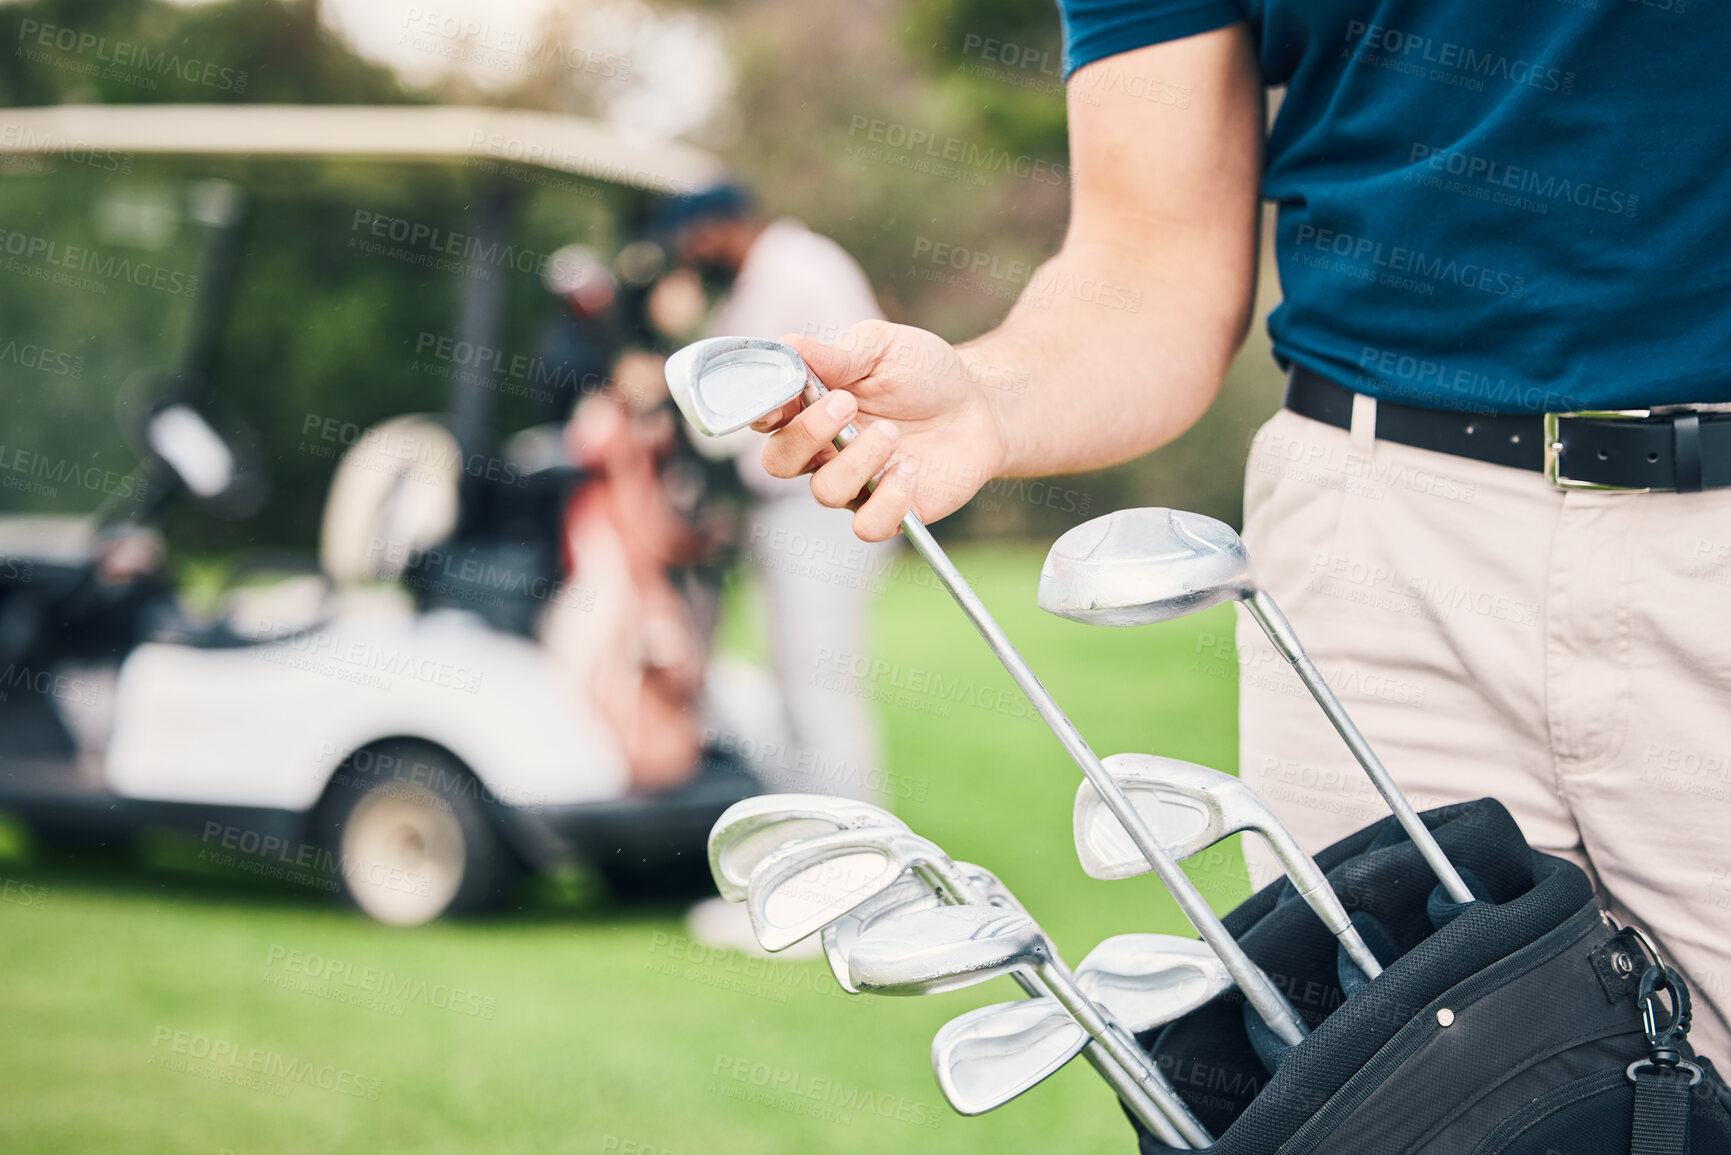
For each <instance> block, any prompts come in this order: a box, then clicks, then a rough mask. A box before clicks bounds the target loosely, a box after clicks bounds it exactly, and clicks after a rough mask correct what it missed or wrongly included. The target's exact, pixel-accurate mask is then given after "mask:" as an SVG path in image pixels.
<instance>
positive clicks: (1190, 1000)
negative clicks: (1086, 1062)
mask: <svg viewBox="0 0 1731 1155" xmlns="http://www.w3.org/2000/svg"><path fill="white" fill-rule="evenodd" d="M1076 986H1077V987H1079V988H1080V989H1081V991H1082V993H1083V994H1085V995H1087V996H1088V997H1089V998H1091V999H1093V1000H1094V1001H1095V1002H1097V1003H1099V1004H1100V1005H1101V1006H1104V1007H1108V1008H1110V1009H1111V1011H1112V1013H1113V1014H1114V1015H1116V1016H1117V1018H1118V1021H1119V1022H1121V1023H1123V1024H1124V1025H1125V1026H1127V1027H1129V1028H1130V1029H1131V1030H1132V1031H1135V1032H1137V1033H1141V1032H1142V1031H1151V1030H1153V1029H1154V1028H1155V1027H1160V1026H1164V1025H1166V1024H1167V1023H1170V1022H1172V1021H1173V1020H1175V1019H1181V1018H1183V1017H1184V1016H1185V1015H1187V1014H1189V1013H1190V1012H1192V1011H1195V1010H1199V1009H1200V1008H1202V1007H1204V1006H1207V1005H1208V1004H1209V1003H1211V1002H1213V1001H1214V1000H1215V999H1216V998H1218V997H1219V996H1221V995H1223V994H1225V993H1226V992H1227V991H1229V990H1231V989H1232V988H1233V982H1232V976H1231V975H1230V974H1229V973H1227V970H1226V968H1225V967H1224V966H1222V965H1221V962H1220V959H1219V957H1218V956H1216V955H1215V953H1214V952H1213V951H1211V950H1209V949H1208V944H1207V943H1205V942H1199V941H1197V940H1196V939H1190V938H1178V937H1177V936H1175V935H1169V934H1120V935H1115V936H1113V937H1112V938H1109V939H1106V940H1105V941H1104V942H1102V943H1101V944H1100V945H1099V946H1097V947H1095V948H1094V949H1093V950H1091V951H1089V952H1088V957H1087V958H1085V959H1083V960H1082V961H1081V962H1080V963H1079V964H1077V966H1076Z"/></svg>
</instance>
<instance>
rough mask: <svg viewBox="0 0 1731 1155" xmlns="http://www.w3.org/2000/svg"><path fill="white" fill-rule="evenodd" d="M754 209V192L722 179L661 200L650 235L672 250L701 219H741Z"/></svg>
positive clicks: (665, 247)
mask: <svg viewBox="0 0 1731 1155" xmlns="http://www.w3.org/2000/svg"><path fill="white" fill-rule="evenodd" d="M751 212H752V203H751V194H750V193H749V192H747V191H746V190H745V188H744V186H743V185H738V184H735V183H734V182H732V181H722V182H720V183H718V184H713V185H710V186H709V187H708V188H705V189H699V190H698V191H697V192H693V193H684V194H682V195H680V196H676V197H669V198H668V199H667V200H664V201H662V202H661V203H660V204H659V205H657V206H656V208H655V211H654V213H652V214H651V215H650V218H649V237H650V239H651V240H653V241H655V242H656V243H657V244H659V245H660V246H661V247H662V248H663V249H666V250H668V251H673V250H674V249H676V248H677V246H678V242H679V237H680V234H681V233H683V232H684V231H685V230H686V229H688V228H690V227H691V226H692V225H695V224H697V223H698V222H699V221H704V220H711V219H714V220H738V219H739V218H741V217H746V216H750V215H751Z"/></svg>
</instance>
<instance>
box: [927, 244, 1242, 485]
mask: <svg viewBox="0 0 1731 1155" xmlns="http://www.w3.org/2000/svg"><path fill="white" fill-rule="evenodd" d="M1149 243H1150V244H1154V245H1157V251H1156V252H1155V253H1149V252H1143V251H1136V250H1133V249H1132V248H1131V247H1129V246H1125V245H1122V244H1116V243H1112V242H1106V241H1089V240H1086V239H1081V238H1077V237H1075V236H1074V235H1073V236H1072V237H1071V239H1070V240H1069V241H1068V242H1067V243H1066V244H1065V246H1064V248H1063V250H1062V251H1061V252H1059V254H1058V255H1057V256H1055V257H1053V258H1052V259H1051V260H1050V261H1048V262H1046V264H1044V265H1042V266H1041V267H1040V269H1039V270H1038V271H1037V272H1036V273H1035V274H1034V277H1033V278H1032V280H1031V281H1030V283H1029V286H1028V288H1027V289H1026V290H1025V291H1024V292H1023V294H1022V297H1021V299H1020V300H1019V301H1018V302H1017V303H1016V306H1015V308H1014V309H1012V310H1011V312H1010V315H1009V316H1008V317H1006V318H1005V320H1004V322H1003V324H1002V325H1000V326H999V327H998V328H997V329H995V330H993V331H991V332H989V333H987V334H985V335H984V336H982V337H980V338H978V339H976V340H974V341H971V342H969V343H967V344H966V345H963V346H961V347H960V351H961V354H962V356H963V357H964V358H965V359H967V360H968V361H970V362H971V363H972V364H974V365H975V366H978V367H979V371H978V377H979V379H981V380H983V381H986V382H988V383H990V384H992V385H994V386H995V387H994V388H990V389H988V394H989V395H990V398H991V403H992V407H993V410H994V412H995V414H996V416H997V418H998V423H999V426H1000V427H1001V429H1002V430H1003V434H1004V442H1005V445H1006V448H1007V456H1006V460H1005V463H1004V470H1003V472H1004V473H1005V474H1006V475H1008V476H1032V475H1039V474H1050V473H1072V472H1077V471H1081V470H1086V469H1100V468H1104V467H1106V466H1108V465H1114V464H1116V463H1118V462H1121V461H1126V460H1128V459H1130V458H1132V457H1138V456H1140V455H1141V454H1144V453H1147V452H1149V451H1150V450H1153V449H1156V448H1158V447H1159V446H1161V445H1164V444H1166V443H1167V442H1168V441H1171V440H1172V439H1173V438H1175V437H1177V436H1178V435H1179V434H1181V433H1183V432H1184V430H1186V429H1188V428H1189V427H1190V426H1191V425H1192V424H1193V423H1194V422H1195V421H1196V419H1197V418H1198V417H1200V416H1201V415H1202V413H1203V411H1204V410H1206V409H1207V408H1208V405H1209V403H1210V402H1211V401H1213V399H1214V396H1215V394H1216V393H1217V392H1218V391H1219V388H1220V383H1221V381H1222V380H1223V379H1224V378H1225V375H1226V369H1227V366H1228V365H1229V364H1230V363H1231V361H1232V355H1233V353H1234V352H1235V351H1236V350H1237V347H1238V345H1239V343H1240V341H1242V339H1243V336H1244V331H1245V325H1246V321H1247V318H1248V316H1249V311H1250V301H1251V296H1252V292H1253V290H1254V287H1255V286H1254V263H1253V260H1251V259H1249V257H1250V254H1241V255H1240V259H1236V260H1222V256H1223V254H1222V251H1221V246H1220V244H1219V241H1218V239H1217V238H1216V239H1212V240H1211V239H1208V238H1197V239H1189V240H1182V241H1174V240H1170V239H1163V240H1160V241H1155V240H1154V239H1153V238H1150V239H1149Z"/></svg>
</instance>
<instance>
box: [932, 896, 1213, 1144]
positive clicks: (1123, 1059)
mask: <svg viewBox="0 0 1731 1155" xmlns="http://www.w3.org/2000/svg"><path fill="white" fill-rule="evenodd" d="M931 873H932V876H933V879H934V881H936V882H938V883H939V884H940V885H939V887H938V888H936V889H937V891H938V897H939V898H940V899H945V898H953V899H954V900H955V901H957V902H959V903H965V904H972V905H976V906H989V905H990V903H989V902H988V901H987V896H986V895H985V894H982V893H981V892H980V888H979V887H977V886H975V885H974V881H973V879H971V878H969V877H967V875H966V874H965V873H964V872H962V871H960V870H957V869H954V864H948V865H944V864H933V866H932V871H931ZM1011 901H1012V902H1015V905H1016V908H1017V909H1018V910H1021V911H1022V913H1024V914H1026V913H1027V910H1026V908H1024V907H1023V906H1022V904H1021V903H1020V902H1019V901H1017V900H1016V899H1015V898H1014V897H1013V896H1011ZM1047 946H1048V949H1049V950H1050V951H1051V956H1052V961H1051V963H1050V964H1049V969H1050V970H1051V971H1052V972H1053V973H1054V974H1055V975H1057V976H1058V978H1059V981H1061V982H1063V983H1066V984H1068V989H1069V991H1070V992H1071V994H1072V997H1071V999H1070V1000H1069V1001H1066V998H1065V996H1064V995H1063V994H1061V993H1060V992H1058V991H1056V990H1053V989H1052V987H1051V984H1050V983H1049V982H1047V981H1046V980H1045V979H1044V977H1042V976H1036V975H1031V974H1028V973H1027V972H1025V971H1017V972H1016V974H1015V976H1014V977H1015V980H1016V983H1017V985H1018V986H1020V987H1021V988H1022V990H1023V991H1025V992H1027V994H1028V995H1029V996H1031V997H1038V996H1040V995H1046V994H1049V995H1051V996H1052V997H1053V998H1055V999H1057V1000H1058V1004H1059V1005H1060V1006H1062V1007H1063V1008H1064V1010H1065V1012H1066V1013H1068V1014H1069V1015H1070V1017H1071V1018H1073V1019H1075V1020H1076V1022H1077V1023H1078V1024H1079V1025H1080V1026H1081V1027H1082V1029H1083V1030H1085V1031H1087V1032H1088V1037H1089V1040H1090V1041H1089V1043H1088V1045H1087V1046H1086V1047H1084V1048H1083V1049H1082V1053H1083V1055H1084V1056H1085V1057H1086V1058H1087V1060H1088V1062H1089V1064H1090V1065H1091V1066H1093V1068H1094V1070H1095V1071H1097V1072H1099V1074H1100V1077H1101V1078H1102V1079H1104V1080H1105V1081H1106V1084H1107V1085H1108V1086H1110V1087H1111V1088H1112V1089H1113V1090H1114V1091H1116V1092H1117V1093H1118V1097H1119V1098H1120V1099H1122V1100H1124V1103H1125V1105H1126V1106H1127V1107H1129V1108H1130V1110H1131V1111H1133V1112H1134V1113H1135V1114H1136V1117H1137V1118H1138V1119H1140V1120H1141V1121H1142V1125H1143V1126H1145V1127H1147V1128H1148V1130H1149V1131H1151V1132H1152V1133H1153V1134H1154V1136H1155V1137H1156V1138H1157V1139H1159V1140H1160V1141H1161V1142H1162V1143H1164V1144H1166V1145H1167V1146H1168V1147H1177V1148H1180V1149H1182V1148H1186V1147H1194V1148H1198V1149H1200V1148H1203V1147H1208V1146H1210V1145H1212V1144H1213V1142H1214V1137H1213V1136H1211V1135H1210V1134H1209V1133H1208V1132H1207V1130H1206V1129H1205V1128H1204V1127H1203V1126H1202V1124H1201V1123H1200V1122H1198V1121H1197V1119H1196V1116H1195V1115H1193V1114H1191V1113H1190V1108H1189V1107H1187V1106H1185V1104H1184V1100H1182V1099H1180V1098H1179V1097H1178V1092H1177V1091H1176V1090H1174V1089H1173V1087H1172V1084H1171V1083H1170V1082H1168V1081H1167V1079H1166V1076H1165V1075H1163V1074H1161V1073H1160V1069H1159V1068H1158V1067H1156V1066H1155V1065H1154V1064H1153V1063H1151V1062H1149V1061H1148V1060H1147V1058H1146V1056H1145V1055H1144V1053H1143V1051H1142V1049H1141V1047H1139V1046H1137V1045H1136V1044H1135V1042H1134V1036H1132V1035H1130V1034H1129V1032H1127V1031H1125V1030H1124V1029H1123V1028H1122V1027H1120V1026H1119V1025H1118V1023H1117V1022H1116V1021H1115V1020H1113V1018H1112V1015H1111V1009H1110V1008H1108V1007H1099V1006H1096V1005H1095V1004H1094V1003H1093V1002H1092V1001H1090V1000H1089V999H1088V997H1087V995H1085V994H1083V993H1082V990H1081V988H1080V987H1078V986H1077V985H1076V982H1075V976H1074V975H1073V974H1071V973H1070V969H1069V968H1068V967H1066V966H1065V965H1064V961H1063V960H1062V959H1061V958H1059V957H1058V951H1057V948H1056V947H1055V946H1052V945H1051V940H1050V939H1047ZM1076 1000H1080V1001H1081V1003H1085V1004H1087V1016H1088V1017H1086V1018H1084V1017H1082V1016H1080V1015H1078V1014H1077V1013H1076V1012H1075V1011H1074V1010H1072V1009H1071V1008H1072V1004H1073V1003H1074V1002H1075V1001H1076ZM1096 1025H1099V1026H1100V1028H1101V1029H1100V1030H1099V1031H1098V1033H1096V1029H1095V1027H1096ZM1126 1040H1129V1041H1128V1042H1127V1041H1126Z"/></svg>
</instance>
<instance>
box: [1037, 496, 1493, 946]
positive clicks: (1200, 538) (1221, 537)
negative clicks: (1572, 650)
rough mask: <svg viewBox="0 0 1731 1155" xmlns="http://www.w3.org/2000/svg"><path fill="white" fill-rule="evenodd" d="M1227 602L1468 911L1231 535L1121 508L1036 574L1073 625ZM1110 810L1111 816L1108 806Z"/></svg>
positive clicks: (1202, 521) (1069, 535) (1189, 519)
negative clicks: (1294, 681)
mask: <svg viewBox="0 0 1731 1155" xmlns="http://www.w3.org/2000/svg"><path fill="white" fill-rule="evenodd" d="M1228 601H1241V602H1243V603H1244V606H1245V608H1246V609H1247V610H1249V611H1250V616H1251V617H1253V618H1255V619H1256V623H1257V624H1258V625H1259V626H1261V627H1262V632H1263V633H1265V634H1267V635H1268V640H1269V641H1271V642H1273V643H1274V648H1275V649H1277V650H1278V651H1280V654H1281V656H1282V657H1284V658H1285V659H1286V660H1287V661H1288V662H1290V663H1291V664H1292V668H1293V669H1294V670H1295V671H1296V672H1297V673H1298V677H1299V680H1300V681H1302V682H1303V683H1304V685H1305V688H1306V689H1308V690H1309V691H1310V693H1311V696H1312V697H1314V698H1315V699H1316V702H1317V704H1318V705H1319V706H1321V707H1322V712H1323V713H1324V714H1326V715H1328V720H1329V721H1330V722H1332V723H1333V724H1334V728H1335V729H1336V730H1338V731H1339V732H1340V736H1341V737H1342V738H1343V739H1345V741H1346V745H1347V748H1348V749H1350V750H1351V751H1352V755H1353V757H1354V758H1356V759H1357V760H1358V764H1359V765H1360V766H1362V767H1364V772H1365V773H1366V774H1368V775H1369V776H1370V780H1371V782H1372V783H1374V784H1375V785H1376V789H1377V792H1378V793H1380V794H1381V795H1382V797H1383V800H1384V801H1385V802H1387V803H1388V807H1389V809H1390V810H1392V811H1394V816H1395V819H1396V820H1397V821H1398V822H1399V823H1400V824H1401V827H1402V828H1403V829H1405V830H1406V832H1407V836H1408V837H1410V838H1411V839H1412V841H1413V844H1414V845H1415V846H1417V847H1418V849H1419V853H1420V854H1422V855H1423V856H1424V860H1425V862H1427V863H1428V864H1429V865H1430V868H1431V870H1432V871H1434V872H1435V873H1436V876H1437V878H1438V879H1439V880H1440V881H1441V882H1442V884H1443V887H1444V888H1445V889H1446V890H1447V891H1448V894H1449V897H1450V898H1451V899H1453V900H1454V901H1455V902H1472V901H1473V893H1472V891H1471V890H1470V889H1469V888H1468V887H1467V884H1466V883H1465V882H1464V881H1462V879H1461V876H1460V873H1459V872H1458V871H1457V870H1455V868H1454V866H1453V865H1452V864H1451V863H1450V862H1449V860H1448V858H1447V857H1446V856H1445V855H1444V854H1443V852H1442V847H1440V846H1438V845H1437V842H1436V838H1435V837H1433V836H1432V834H1431V832H1430V829H1429V828H1428V827H1426V826H1425V824H1424V821H1423V820H1422V819H1421V818H1419V816H1418V812H1417V811H1415V810H1414V809H1413V808H1412V803H1411V802H1409V801H1408V800H1407V797H1406V795H1405V794H1403V793H1401V789H1400V787H1399V786H1397V785H1396V784H1395V781H1394V779H1393V778H1391V777H1390V776H1389V773H1388V770H1387V768H1386V767H1384V766H1383V764H1382V761H1381V760H1380V759H1379V758H1377V756H1376V751H1374V750H1372V749H1371V748H1370V744H1369V743H1368V742H1366V741H1365V739H1364V735H1363V734H1362V733H1360V732H1359V729H1358V727H1357V726H1356V725H1355V724H1354V723H1353V721H1352V719H1351V717H1349V716H1348V715H1347V712H1346V707H1344V706H1342V705H1341V703H1340V699H1339V698H1337V697H1335V694H1334V691H1333V690H1331V689H1330V688H1329V685H1328V683H1327V682H1326V681H1324V680H1323V677H1322V674H1321V672H1319V671H1318V670H1317V668H1316V665H1315V663H1313V662H1312V661H1311V660H1310V656H1309V655H1308V654H1306V653H1305V652H1304V646H1303V645H1302V644H1301V643H1300V642H1299V640H1298V635H1297V634H1295V633H1294V632H1293V629H1292V624H1291V623H1290V622H1288V621H1287V620H1286V615H1285V614H1283V613H1281V612H1280V607H1279V606H1277V605H1275V604H1274V599H1273V598H1271V597H1269V596H1268V591H1266V590H1264V589H1262V588H1261V587H1260V586H1258V585H1257V583H1256V575H1255V573H1254V571H1253V570H1252V568H1251V565H1250V555H1249V553H1248V552H1247V551H1246V550H1245V548H1244V542H1243V541H1242V540H1241V539H1240V538H1239V536H1238V534H1237V533H1235V532H1233V530H1232V527H1231V526H1229V525H1227V524H1225V523H1224V522H1220V521H1216V520H1215V519H1214V518H1212V517H1204V516H1203V515H1202V514H1199V513H1186V512H1184V511H1182V510H1172V509H1159V508H1148V509H1121V510H1118V511H1117V512H1116V513H1109V514H1107V515H1106V516H1104V517H1097V518H1095V519H1094V520H1092V521H1088V522H1084V523H1083V524H1081V525H1078V526H1076V527H1075V528H1074V529H1071V530H1069V531H1068V532H1066V533H1065V534H1064V535H1063V536H1062V537H1060V538H1059V539H1058V540H1057V541H1056V542H1054V543H1053V544H1052V549H1051V552H1050V553H1048V554H1047V555H1046V563H1045V565H1043V566H1042V567H1041V568H1040V608H1041V609H1043V610H1045V611H1046V612H1048V613H1053V614H1057V615H1059V616H1060V617H1066V618H1070V619H1071V620H1073V621H1078V622H1089V623H1093V624H1096V625H1105V626H1136V625H1143V624H1146V623H1149V622H1165V621H1171V620H1172V619H1173V618H1179V617H1183V616H1184V615H1186V614H1191V613H1195V612H1196V611H1197V610H1202V609H1207V608H1208V607H1209V606H1215V605H1219V604H1221V603H1222V602H1228ZM1108 801H1109V802H1111V800H1110V799H1108ZM1112 808H1113V810H1114V812H1116V810H1117V806H1116V804H1115V803H1113V804H1112ZM1132 833H1134V832H1132ZM1161 877H1162V878H1164V877H1165V876H1164V875H1163V874H1162V875H1161ZM1204 937H1206V936H1204Z"/></svg>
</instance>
